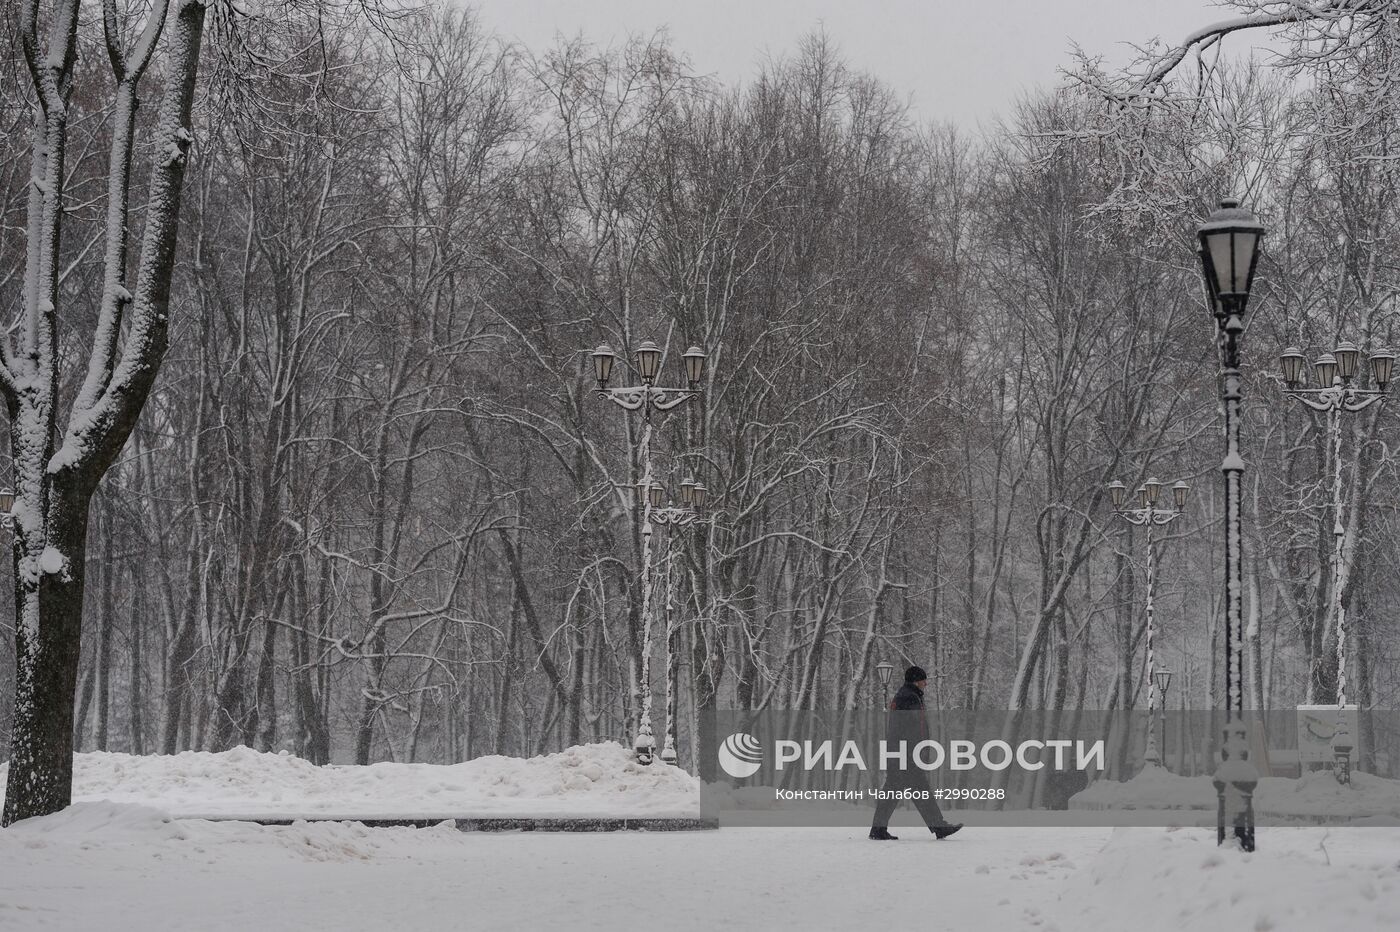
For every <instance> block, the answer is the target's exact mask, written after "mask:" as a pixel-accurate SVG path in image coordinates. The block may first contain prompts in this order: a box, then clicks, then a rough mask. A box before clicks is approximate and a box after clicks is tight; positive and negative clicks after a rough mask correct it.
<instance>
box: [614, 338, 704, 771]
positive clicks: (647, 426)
mask: <svg viewBox="0 0 1400 932" xmlns="http://www.w3.org/2000/svg"><path fill="white" fill-rule="evenodd" d="M590 356H591V358H592V360H593V375H594V377H595V378H596V379H597V380H598V388H597V391H596V394H597V396H598V397H599V398H601V399H603V400H605V401H611V402H612V403H613V404H615V405H617V406H618V407H619V408H622V409H623V410H624V411H626V412H628V413H629V414H630V413H631V412H634V411H641V412H642V438H641V451H640V459H641V469H642V477H641V490H642V492H643V494H642V496H641V500H642V501H641V504H642V552H641V569H640V574H641V580H640V584H641V590H642V670H641V677H640V679H641V682H640V683H638V684H637V689H638V691H639V693H640V695H638V696H636V697H635V698H636V700H637V707H638V708H639V709H640V713H639V715H638V722H637V735H636V740H635V741H633V744H632V747H633V750H634V751H635V752H636V755H637V762H638V763H640V764H650V763H651V762H652V758H653V755H654V753H655V749H656V739H655V737H654V736H653V735H652V730H651V649H652V642H651V631H652V618H651V616H652V606H651V534H652V522H653V521H654V520H655V521H657V523H665V522H664V521H663V520H661V516H660V513H659V509H660V505H661V502H660V496H661V487H660V485H659V484H657V483H655V482H654V481H653V479H652V467H651V415H652V412H653V411H655V412H657V413H661V414H664V413H666V412H667V411H670V410H672V409H674V408H678V407H680V406H681V405H683V404H685V403H686V402H687V401H689V400H691V399H692V398H698V397H699V396H700V379H701V377H702V376H703V375H704V372H705V353H704V351H703V350H701V349H700V348H699V347H698V346H692V347H690V348H689V349H687V350H686V351H685V352H684V353H682V354H681V360H682V362H683V363H684V364H685V374H686V380H687V381H688V382H689V383H690V387H689V388H662V387H661V386H659V385H657V384H656V377H657V375H658V374H660V371H661V349H660V348H659V347H658V346H657V345H656V344H655V343H653V342H651V341H650V340H646V341H644V342H643V343H642V344H641V345H639V346H638V347H637V350H636V352H635V353H634V354H633V359H634V361H635V363H636V367H637V375H638V377H639V378H640V379H641V384H640V385H634V386H629V387H620V388H609V387H608V382H609V380H610V379H611V377H612V370H613V366H614V364H615V363H616V362H617V354H616V353H614V352H613V350H612V347H610V346H608V344H606V343H604V344H603V345H601V346H599V347H598V348H597V349H596V350H594V351H593V352H592V353H591V354H590ZM653 489H655V493H653ZM653 499H655V501H653Z"/></svg>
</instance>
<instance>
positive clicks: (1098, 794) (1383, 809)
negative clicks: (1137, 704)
mask: <svg viewBox="0 0 1400 932" xmlns="http://www.w3.org/2000/svg"><path fill="white" fill-rule="evenodd" d="M1069 805H1070V808H1071V809H1089V810H1105V809H1129V810H1152V809H1158V810H1176V809H1191V810H1205V811H1211V812H1213V811H1215V807H1216V795H1215V786H1214V784H1212V783H1211V781H1210V777H1208V776H1199V777H1182V776H1177V775H1176V774H1174V773H1171V772H1170V771H1167V770H1165V769H1163V768H1161V767H1148V768H1145V769H1144V770H1142V772H1140V773H1139V774H1137V776H1135V777H1133V778H1132V779H1131V780H1128V781H1126V782H1123V783H1115V782H1113V781H1110V780H1100V781H1098V782H1097V783H1095V784H1094V785H1092V786H1090V787H1088V788H1087V789H1085V790H1083V791H1081V792H1079V793H1076V794H1075V795H1074V796H1072V797H1070V801H1069ZM1254 810H1255V816H1256V818H1257V819H1261V820H1263V819H1268V818H1274V819H1293V818H1297V819H1318V818H1324V819H1336V820H1353V819H1375V818H1385V819H1400V781H1397V780H1386V779H1384V778H1382V777H1376V776H1373V775H1371V774H1369V773H1353V774H1352V777H1351V784H1350V785H1349V786H1342V785H1341V784H1340V783H1338V782H1337V780H1336V778H1334V777H1333V776H1332V774H1331V772H1330V771H1314V772H1311V773H1307V774H1304V775H1303V777H1302V778H1301V779H1296V780H1295V779H1292V778H1285V777H1264V778H1262V779H1261V780H1260V781H1259V786H1258V788H1257V789H1256V790H1255V791H1254Z"/></svg>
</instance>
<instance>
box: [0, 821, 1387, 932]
mask: <svg viewBox="0 0 1400 932" xmlns="http://www.w3.org/2000/svg"><path fill="white" fill-rule="evenodd" d="M905 818H908V816H907V815H906V816H905ZM895 828H896V831H897V832H899V833H900V834H901V835H902V836H903V837H902V838H901V840H900V841H898V842H890V843H876V842H871V841H868V840H866V839H865V838H864V837H863V836H864V830H862V829H840V828H747V829H722V830H720V831H710V832H688V833H667V832H658V833H647V832H618V833H611V834H571V833H564V834H546V833H541V832H526V833H502V834H498V833H470V834H468V833H462V832H458V831H456V830H454V829H452V828H450V827H447V826H439V827H437V828H429V829H369V828H364V827H362V826H358V825H354V824H341V823H318V824H297V825H292V826H286V827H258V826H254V825H251V824H248V823H236V822H223V823H215V822H206V821H197V820H187V821H171V820H168V819H166V818H165V817H164V816H163V815H162V814H161V813H160V812H158V811H156V810H153V809H149V808H146V807H141V806H134V805H122V804H112V803H81V804H78V805H76V806H74V807H73V808H71V809H69V810H67V811H65V812H63V813H60V814H58V815H56V816H50V817H48V818H44V819H35V820H30V821H29V822H23V823H20V824H18V825H16V826H13V827H11V828H9V829H6V830H3V831H0V928H5V929H10V928H14V929H28V928H39V929H64V930H82V929H102V930H125V929H141V930H158V929H179V930H187V929H192V928H198V929H201V930H210V932H214V930H223V929H240V930H241V929H258V930H279V929H297V930H304V929H331V930H355V929H447V928H462V929H487V928H490V929H512V928H540V927H541V926H557V925H562V926H563V927H565V928H570V929H591V928H606V929H610V930H615V929H619V928H636V927H640V926H643V925H659V926H661V927H664V928H669V929H714V928H735V929H803V930H808V932H810V930H817V929H850V928H866V927H878V928H929V929H951V928H966V929H985V930H992V929H996V930H1002V929H1030V928H1039V929H1061V930H1065V932H1071V930H1073V932H1084V930H1096V929H1104V930H1113V932H1121V930H1124V929H1134V930H1155V929H1161V930H1168V929H1187V930H1216V929H1218V930H1222V932H1223V930H1231V932H1236V930H1241V929H1244V930H1294V929H1296V930H1308V932H1314V930H1316V929H1321V928H1345V929H1348V930H1350V932H1357V930H1381V929H1396V928H1400V829H1393V828H1369V829H1368V828H1348V829H1331V830H1328V829H1321V828H1280V829H1266V830H1261V832H1260V834H1259V846H1260V850H1259V852H1258V853H1256V854H1254V855H1244V854H1241V853H1240V852H1238V851H1233V850H1225V851H1221V850H1218V849H1217V848H1216V846H1215V843H1214V837H1213V833H1211V832H1209V831H1203V830H1200V829H1179V830H1175V831H1173V830H1170V829H1142V828H1138V829H1104V828H1071V829H1010V828H995V829H992V828H984V829H973V828H969V829H966V830H964V831H963V832H962V833H961V834H959V835H958V836H956V837H955V838H952V839H949V840H947V841H942V842H939V841H935V840H934V839H933V838H932V837H931V836H930V835H929V834H928V833H926V832H923V831H922V830H916V829H913V828H904V829H902V830H901V829H900V826H899V825H898V823H896V826H895Z"/></svg>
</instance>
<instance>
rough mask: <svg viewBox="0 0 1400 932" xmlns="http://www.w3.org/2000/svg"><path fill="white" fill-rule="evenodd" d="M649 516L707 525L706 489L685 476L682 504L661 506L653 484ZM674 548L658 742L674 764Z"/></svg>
mask: <svg viewBox="0 0 1400 932" xmlns="http://www.w3.org/2000/svg"><path fill="white" fill-rule="evenodd" d="M649 494H651V495H653V496H654V497H653V499H652V506H653V507H652V513H651V519H652V521H654V522H655V523H657V524H661V525H666V526H668V527H686V526H687V525H691V524H709V523H710V522H711V521H713V520H714V519H713V517H711V516H708V515H706V514H704V513H703V512H702V510H701V509H703V508H704V507H705V502H706V501H707V500H708V498H709V490H708V489H706V488H705V486H704V485H703V484H702V483H699V482H696V481H695V480H694V479H691V478H687V479H686V480H685V481H683V482H682V483H681V504H680V506H679V507H678V506H676V505H662V504H661V500H662V497H663V495H664V494H665V493H664V489H662V488H661V487H660V486H652V489H651V492H650V493H649ZM675 565H676V550H675V546H674V545H673V543H672V542H671V541H668V542H667V547H666V734H665V737H664V739H663V740H662V745H661V760H662V761H663V762H664V763H667V764H675V763H676V761H677V756H676V722H677V716H676V701H677V696H678V695H679V694H680V653H679V652H678V651H677V650H676V644H675V636H676V634H675V632H676V627H675V625H674V623H673V622H672V614H673V612H674V610H675V607H676V586H675Z"/></svg>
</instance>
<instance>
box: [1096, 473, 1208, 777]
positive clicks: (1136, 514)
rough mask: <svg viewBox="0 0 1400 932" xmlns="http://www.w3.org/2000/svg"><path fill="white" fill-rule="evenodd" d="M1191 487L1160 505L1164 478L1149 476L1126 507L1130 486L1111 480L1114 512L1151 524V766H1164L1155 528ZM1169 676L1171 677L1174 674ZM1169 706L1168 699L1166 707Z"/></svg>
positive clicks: (1147, 756)
mask: <svg viewBox="0 0 1400 932" xmlns="http://www.w3.org/2000/svg"><path fill="white" fill-rule="evenodd" d="M1189 489H1190V486H1188V485H1187V484H1186V483H1185V482H1183V481H1180V480H1178V481H1177V482H1176V483H1175V484H1174V485H1173V486H1172V506H1171V507H1167V508H1160V507H1158V505H1157V502H1158V501H1159V500H1160V499H1161V496H1162V482H1161V480H1159V479H1156V478H1152V479H1148V480H1147V481H1146V482H1144V483H1143V484H1142V487H1141V488H1139V489H1138V491H1137V506H1138V507H1136V508H1125V507H1124V505H1125V504H1126V502H1127V497H1128V487H1127V486H1125V485H1124V484H1123V483H1121V482H1118V481H1116V480H1115V481H1113V482H1110V483H1109V484H1108V494H1109V498H1110V499H1111V500H1112V502H1113V513H1114V514H1115V515H1117V516H1118V517H1120V518H1122V519H1123V520H1124V521H1126V522H1128V523H1129V524H1131V525H1134V526H1136V527H1145V528H1147V605H1146V610H1147V751H1146V752H1145V753H1144V754H1143V763H1144V764H1145V765H1146V766H1149V767H1156V766H1160V765H1161V763H1162V756H1161V753H1160V752H1159V750H1158V746H1157V739H1156V737H1155V735H1154V732H1153V728H1152V713H1153V712H1154V711H1156V705H1157V693H1158V688H1157V661H1156V655H1155V654H1154V649H1155V646H1156V645H1155V642H1156V637H1157V624H1156V599H1155V596H1156V587H1157V547H1156V543H1155V542H1154V540H1153V533H1152V532H1153V531H1154V530H1155V529H1156V528H1158V527H1163V526H1165V525H1168V524H1171V523H1172V522H1173V521H1175V520H1176V519H1177V518H1179V517H1181V515H1182V510H1183V509H1184V508H1185V507H1186V493H1187V491H1188V490H1189ZM1168 676H1169V677H1170V674H1168ZM1165 707H1166V706H1165V701H1164V704H1163V708H1165Z"/></svg>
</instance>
